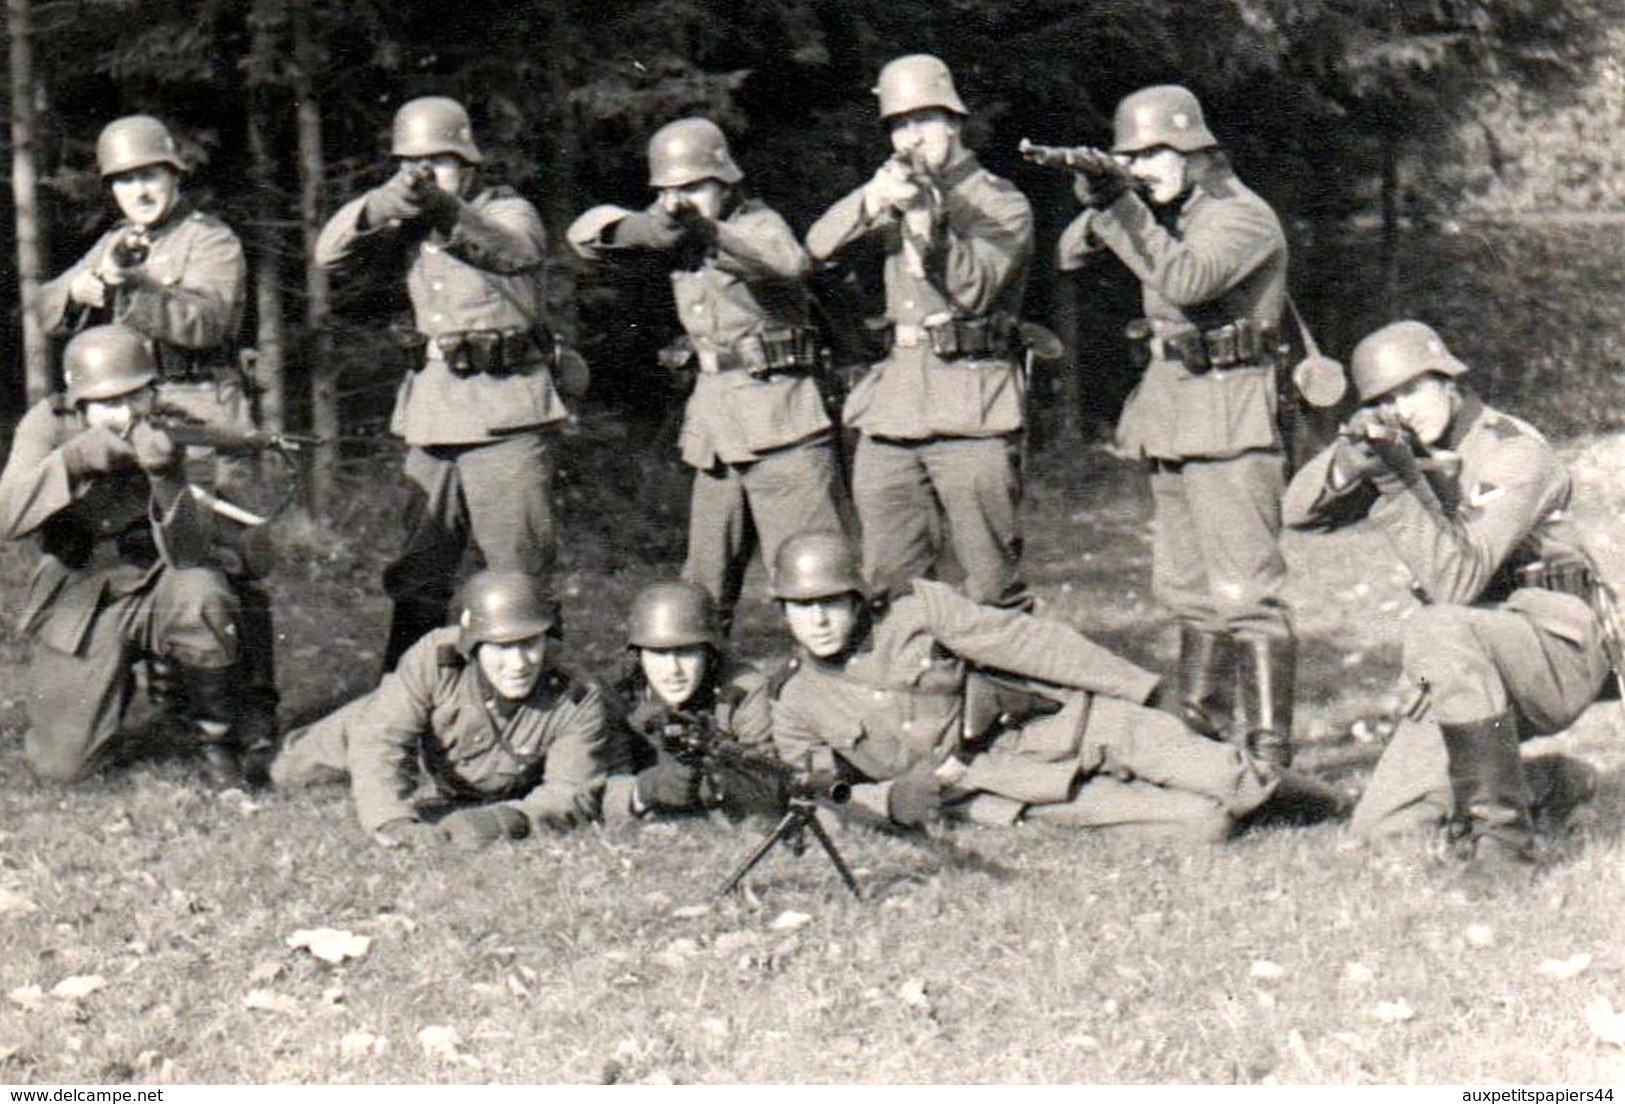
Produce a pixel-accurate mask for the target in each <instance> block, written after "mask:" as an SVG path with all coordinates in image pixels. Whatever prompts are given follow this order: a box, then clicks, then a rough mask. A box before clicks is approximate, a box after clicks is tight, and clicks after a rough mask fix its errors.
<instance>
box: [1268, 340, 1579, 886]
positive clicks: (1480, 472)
mask: <svg viewBox="0 0 1625 1104" xmlns="http://www.w3.org/2000/svg"><path fill="white" fill-rule="evenodd" d="M1351 374H1352V376H1353V382H1354V386H1355V388H1356V390H1357V392H1358V394H1359V397H1360V401H1361V404H1362V405H1361V407H1360V409H1359V411H1357V412H1356V414H1355V415H1354V416H1353V418H1352V419H1351V420H1350V422H1349V424H1348V426H1347V428H1346V430H1345V432H1344V434H1343V435H1341V436H1340V437H1339V439H1338V440H1337V441H1336V442H1335V443H1334V444H1333V445H1332V446H1331V447H1329V448H1327V449H1326V450H1325V451H1323V452H1322V453H1321V454H1320V455H1319V456H1317V457H1315V459H1314V460H1312V461H1311V462H1310V463H1308V464H1307V465H1305V466H1304V468H1303V469H1302V470H1301V471H1299V472H1298V474H1297V475H1296V476H1295V477H1294V479H1293V481H1292V485H1291V486H1290V488H1288V491H1287V497H1286V502H1285V514H1286V521H1287V524H1289V525H1291V526H1294V527H1296V528H1303V529H1311V530H1330V529H1334V528H1337V527H1340V526H1343V525H1348V524H1352V523H1354V522H1357V521H1361V520H1365V519H1369V520H1370V521H1371V523H1372V524H1373V525H1374V526H1376V527H1377V528H1378V529H1379V530H1380V531H1381V532H1382V534H1383V535H1384V536H1385V537H1386V538H1387V541H1388V543H1389V545H1390V546H1391V547H1392V549H1393V551H1394V553H1395V554H1396V555H1397V556H1398V558H1399V559H1400V561H1401V562H1402V563H1403V564H1404V565H1405V567H1406V568H1408V569H1409V571H1410V574H1411V578H1412V580H1413V591H1414V593H1415V594H1416V596H1417V597H1418V598H1419V599H1420V600H1421V602H1422V608H1421V609H1420V610H1418V611H1416V613H1415V614H1414V615H1413V616H1412V617H1410V618H1409V619H1408V620H1407V622H1406V625H1405V629H1404V641H1403V644H1404V651H1403V658H1402V662H1403V665H1404V669H1405V672H1406V675H1407V676H1408V677H1409V678H1410V679H1412V680H1413V681H1414V682H1415V683H1416V685H1417V686H1418V687H1419V688H1421V690H1422V691H1423V694H1422V696H1421V697H1420V699H1419V700H1418V703H1417V706H1416V707H1415V708H1414V709H1412V710H1411V711H1410V713H1409V715H1407V716H1406V717H1404V718H1402V720H1401V722H1400V724H1399V726H1398V728H1397V729H1396V731H1395V733H1394V737H1393V740H1392V742H1391V743H1390V744H1389V745H1388V747H1387V748H1386V749H1385V750H1384V752H1383V756H1382V759H1381V761H1380V762H1379V763H1378V764H1377V769H1376V773H1375V775H1374V776H1373V777H1372V779H1371V782H1370V784H1369V785H1368V786H1367V787H1366V791H1365V794H1364V796H1363V797H1362V798H1361V801H1360V804H1359V806H1358V807H1357V808H1356V809H1355V811H1354V818H1353V822H1352V827H1353V829H1354V830H1355V831H1356V832H1358V833H1361V834H1363V835H1373V836H1374V835H1381V834H1385V833H1388V832H1394V831H1400V830H1405V829H1411V828H1437V827H1438V826H1440V825H1448V827H1449V838H1450V839H1451V840H1452V841H1453V842H1454V844H1455V850H1456V851H1457V853H1458V854H1459V855H1460V856H1461V857H1462V858H1463V859H1465V860H1467V861H1468V863H1469V868H1470V869H1478V870H1496V869H1505V868H1508V867H1513V868H1517V867H1521V866H1523V865H1525V864H1527V863H1529V862H1530V861H1531V860H1533V859H1534V858H1536V855H1537V852H1536V847H1535V832H1534V829H1535V821H1536V814H1537V813H1541V812H1544V813H1547V814H1551V815H1552V816H1553V817H1554V818H1556V817H1559V816H1561V814H1562V813H1563V812H1564V811H1566V810H1569V809H1572V807H1573V806H1574V804H1575V803H1576V802H1577V801H1579V800H1583V799H1584V798H1585V797H1586V796H1588V795H1589V793H1590V792H1591V791H1592V790H1594V788H1595V779H1594V773H1593V772H1592V771H1591V770H1590V769H1589V768H1588V767H1587V766H1586V765H1585V764H1583V763H1581V762H1580V761H1578V760H1572V759H1555V758H1542V759H1536V760H1531V761H1530V763H1528V764H1525V763H1523V762H1522V761H1521V760H1520V757H1519V751H1518V743H1519V741H1520V740H1523V739H1527V738H1528V737H1530V736H1536V735H1541V734H1545V733H1551V732H1556V731H1558V730H1560V729H1562V728H1565V727H1566V726H1568V725H1569V724H1571V723H1573V721H1574V720H1575V718H1577V717H1578V716H1579V715H1580V713H1581V712H1582V711H1583V710H1584V709H1585V708H1586V707H1587V706H1589V705H1590V704H1591V703H1592V702H1593V701H1594V700H1595V699H1596V697H1597V695H1598V692H1599V690H1600V688H1601V687H1602V685H1603V683H1604V680H1605V679H1606V677H1607V675H1608V670H1609V658H1608V656H1607V654H1606V651H1605V648H1604V635H1603V634H1604V631H1605V627H1604V623H1603V621H1602V619H1601V617H1600V616H1599V605H1598V598H1599V596H1598V594H1597V592H1596V588H1597V587H1598V586H1599V585H1600V580H1599V579H1598V577H1597V575H1596V572H1595V568H1594V567H1593V565H1592V564H1591V562H1590V559H1589V557H1588V556H1587V554H1586V553H1585V551H1584V549H1583V547H1582V545H1581V544H1580V543H1579V541H1578V539H1577V537H1576V534H1575V533H1574V532H1573V530H1572V529H1571V527H1570V526H1569V524H1568V523H1567V521H1566V519H1565V512H1566V510H1567V508H1568V506H1569V499H1570V492H1571V486H1572V485H1571V480H1570V477H1569V473H1568V471H1567V469H1566V468H1565V467H1564V466H1563V463H1562V462H1561V461H1560V460H1559V459H1558V457H1557V454H1556V453H1555V452H1554V451H1553V449H1552V447H1551V446H1550V445H1549V444H1547V442H1546V441H1545V439H1544V438H1542V437H1541V435H1540V434H1539V433H1538V432H1536V430H1535V429H1534V428H1533V427H1531V426H1530V425H1528V424H1527V423H1525V422H1523V421H1520V420H1519V419H1517V418H1514V417H1512V416H1511V415H1509V414H1505V413H1503V412H1501V411H1498V410H1495V409H1494V408H1492V407H1490V406H1487V405H1486V404H1485V403H1484V401H1483V400H1482V399H1480V398H1479V397H1478V396H1477V395H1476V394H1475V393H1474V392H1473V391H1472V389H1471V388H1470V387H1469V386H1468V385H1467V383H1466V382H1465V380H1464V378H1463V377H1465V376H1466V374H1467V366H1466V365H1465V364H1463V363H1462V362H1461V361H1460V360H1459V359H1457V358H1456V357H1455V356H1454V355H1453V354H1452V353H1451V352H1450V350H1449V349H1448V348H1447V347H1446V345H1445V343H1444V341H1443V339H1442V338H1440V336H1439V335H1438V333H1436V332H1435V331H1434V330H1433V329H1432V328H1431V327H1430V326H1428V325H1426V324H1424V323H1422V322H1417V321H1404V322H1395V323H1392V324H1391V325H1387V326H1384V327H1382V328H1381V329H1379V330H1377V331H1375V332H1374V333H1371V334H1369V335H1367V336H1366V337H1365V339H1364V340H1362V341H1361V342H1360V343H1359V344H1358V345H1357V346H1356V347H1355V349H1354V357H1353V363H1352V373H1351ZM1602 608H1606V607H1602ZM1526 766H1527V767H1529V768H1530V769H1528V770H1526Z"/></svg>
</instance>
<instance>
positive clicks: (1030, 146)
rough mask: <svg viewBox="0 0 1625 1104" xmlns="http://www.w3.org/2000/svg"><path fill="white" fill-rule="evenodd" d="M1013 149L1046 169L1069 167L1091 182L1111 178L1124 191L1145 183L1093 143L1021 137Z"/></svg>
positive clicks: (1135, 189) (1134, 189)
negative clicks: (1059, 143)
mask: <svg viewBox="0 0 1625 1104" xmlns="http://www.w3.org/2000/svg"><path fill="white" fill-rule="evenodd" d="M1016 151H1017V152H1018V153H1020V154H1021V156H1022V157H1024V158H1026V159H1027V160H1028V161H1031V162H1032V163H1033V164H1035V165H1042V166H1044V167H1045V168H1049V169H1068V170H1070V171H1072V172H1075V173H1078V174H1080V175H1082V176H1086V177H1088V178H1089V179H1090V180H1091V181H1102V180H1104V181H1110V182H1112V184H1113V185H1115V186H1116V187H1118V188H1121V189H1123V190H1126V191H1137V192H1141V193H1143V192H1144V188H1145V185H1144V182H1143V181H1140V180H1136V179H1135V177H1134V174H1133V173H1131V172H1129V171H1128V166H1127V165H1124V164H1123V163H1122V162H1121V161H1119V160H1118V159H1117V158H1116V157H1113V156H1112V155H1111V154H1109V153H1107V152H1106V151H1105V150H1102V149H1096V148H1095V147H1093V146H1041V145H1039V144H1038V143H1036V142H1033V141H1031V140H1030V139H1027V138H1023V139H1022V140H1021V142H1020V144H1019V145H1017V146H1016Z"/></svg>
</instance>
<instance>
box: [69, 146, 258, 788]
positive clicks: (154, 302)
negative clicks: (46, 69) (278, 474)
mask: <svg viewBox="0 0 1625 1104" xmlns="http://www.w3.org/2000/svg"><path fill="white" fill-rule="evenodd" d="M96 166H97V169H98V170H99V172H100V173H101V178H102V181H103V182H104V183H105V184H106V186H107V189H108V191H109V193H110V194H111V195H112V198H113V202H114V203H115V204H116V205H117V206H118V209H119V212H120V214H121V215H122V216H123V217H122V218H121V219H120V221H119V223H118V224H117V225H116V226H114V227H113V228H112V229H111V230H109V231H108V232H107V233H105V234H103V235H102V237H101V238H100V239H99V240H97V242H96V243H95V244H94V245H92V246H91V247H90V250H89V252H87V253H86V254H85V255H84V256H83V257H81V258H79V260H78V261H77V262H76V263H75V264H74V265H73V266H72V267H70V268H69V269H68V270H67V271H65V272H63V273H62V274H61V275H60V276H58V277H57V278H56V279H54V280H51V281H50V282H49V283H47V284H46V285H45V286H44V287H43V288H42V289H41V292H40V312H41V316H42V317H43V318H44V320H45V324H46V325H47V326H48V327H49V328H50V329H51V331H52V332H53V333H56V334H72V333H77V332H80V331H82V330H84V329H85V328H86V327H87V326H95V325H105V324H108V323H117V324H118V325H121V326H126V327H128V328H129V329H131V330H133V331H135V332H136V333H138V334H139V335H140V336H141V337H142V339H143V340H144V341H145V342H146V344H147V348H148V349H149V350H150V352H151V355H152V359H153V363H154V366H155V370H156V372H157V377H156V380H155V386H156V388H157V402H158V403H159V404H161V406H163V407H164V408H167V409H169V410H172V411H180V412H182V413H184V414H185V415H187V416H189V417H191V418H195V419H197V420H198V421H199V422H200V423H201V424H202V425H204V426H206V427H212V428H215V429H219V430H221V431H225V432H232V433H245V432H252V431H253V429H254V421H253V413H252V409H251V401H250V400H251V397H252V396H251V395H250V394H249V387H250V382H251V381H249V380H247V379H246V378H245V377H244V375H243V372H242V369H241V367H240V365H239V364H238V363H237V360H236V348H235V343H236V341H237V338H238V331H239V329H240V326H241V323H242V314H243V301H244V296H245V288H246V284H247V279H248V269H247V263H246V261H245V260H244V258H243V246H242V243H241V242H240V241H238V240H237V235H236V234H234V233H232V231H231V228H230V227H228V226H226V225H225V224H224V223H223V222H221V221H220V220H219V219H216V218H214V217H212V216H210V215H206V214H204V213H203V212H201V211H198V210H196V209H195V208H193V206H192V205H191V203H190V202H189V201H188V200H187V199H186V197H185V195H184V192H183V188H182V177H183V174H185V172H186V163H185V161H184V160H182V158H181V156H180V151H179V149H178V147H177V145H176V143H175V139H174V136H173V135H171V134H170V132H169V129H168V128H167V127H165V126H164V124H163V123H162V122H160V121H159V120H157V119H154V118H152V117H151V116H150V115H129V116H125V117H124V118H122V119H115V120H113V121H112V122H111V123H108V124H107V126H106V127H104V128H103V129H102V132H101V135H100V136H99V137H98V138H97V140H96ZM205 456H206V454H205ZM188 467H189V468H190V469H192V470H191V473H190V474H191V476H192V478H193V479H194V481H196V482H199V483H203V484H206V485H207V484H215V483H218V484H220V485H221V489H222V490H225V491H226V492H228V493H229V492H230V491H232V490H233V489H234V485H235V484H237V483H239V482H242V481H244V480H246V479H247V477H248V474H249V473H248V469H247V468H246V467H245V466H244V465H243V462H242V461H241V460H237V459H231V458H227V457H217V458H215V459H214V460H213V461H208V460H207V459H204V460H202V461H200V462H199V463H194V464H190V465H188ZM229 575H230V578H231V583H232V587H233V589H234V590H236V592H237V596H238V603H239V608H240V613H241V618H242V641H241V644H242V649H243V654H244V669H243V672H242V674H243V685H242V686H241V687H240V688H239V694H240V697H241V700H242V703H243V706H244V714H243V717H242V718H241V722H242V723H241V729H240V735H241V737H242V739H243V741H244V746H245V747H246V748H247V756H246V761H245V764H244V765H245V768H246V771H247V773H248V775H249V776H250V778H251V779H252V780H254V781H260V780H263V775H264V770H265V767H266V765H267V764H268V763H269V762H270V759H271V756H272V755H273V754H274V753H275V750H276V709H277V702H278V694H277V689H276V663H275V655H274V651H275V649H274V644H273V641H274V639H275V632H274V629H273V625H272V621H271V602H270V597H269V595H268V594H267V593H266V590H265V587H264V586H263V585H262V584H261V582H260V581H259V579H258V577H257V575H256V574H255V573H254V572H253V571H252V570H250V569H249V568H248V566H247V565H246V564H242V563H237V564H233V565H232V566H231V568H230V570H229ZM148 688H149V693H150V694H151V695H152V696H153V698H154V700H155V703H156V704H158V705H160V707H164V706H165V704H166V703H167V702H169V701H172V700H174V699H177V698H178V697H179V696H180V693H181V688H180V687H179V685H178V683H177V682H176V679H175V677H174V673H173V672H171V671H170V670H169V669H168V668H167V667H166V666H165V665H164V661H163V659H162V657H155V658H154V659H153V661H152V663H151V664H150V666H149V667H148Z"/></svg>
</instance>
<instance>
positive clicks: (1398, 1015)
mask: <svg viewBox="0 0 1625 1104" xmlns="http://www.w3.org/2000/svg"><path fill="white" fill-rule="evenodd" d="M1371 1014H1372V1015H1373V1016H1375V1017H1376V1018H1377V1022H1379V1023H1385V1024H1397V1023H1404V1022H1405V1021H1406V1020H1413V1019H1415V1018H1416V1009H1414V1008H1412V1007H1411V1004H1410V1001H1408V1000H1406V999H1405V998H1404V997H1400V998H1399V999H1398V1000H1396V1001H1378V1002H1377V1006H1376V1007H1375V1008H1373V1009H1372V1010H1371Z"/></svg>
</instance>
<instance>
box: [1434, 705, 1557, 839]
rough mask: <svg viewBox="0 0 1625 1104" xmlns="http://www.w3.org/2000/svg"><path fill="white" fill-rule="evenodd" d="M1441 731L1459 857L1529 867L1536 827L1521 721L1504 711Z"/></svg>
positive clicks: (1452, 835)
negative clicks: (1520, 753) (1525, 769)
mask: <svg viewBox="0 0 1625 1104" xmlns="http://www.w3.org/2000/svg"><path fill="white" fill-rule="evenodd" d="M1439 730H1440V731H1441V732H1442V733H1443V734H1444V747H1445V753H1446V754H1447V755H1448V756H1449V757H1450V796H1451V804H1452V805H1453V809H1452V811H1451V822H1450V839H1451V841H1452V843H1453V844H1454V849H1455V852H1456V854H1457V856H1458V857H1460V858H1462V859H1464V860H1466V861H1467V862H1468V863H1470V864H1472V865H1474V866H1486V865H1487V866H1489V867H1499V868H1523V869H1527V868H1528V867H1529V866H1531V865H1532V864H1533V863H1534V861H1535V828H1534V822H1533V820H1532V819H1531V818H1530V815H1529V790H1528V787H1527V786H1526V785H1525V783H1524V776H1523V764H1522V762H1521V760H1520V759H1519V756H1518V723H1517V721H1516V720H1514V719H1513V716H1512V714H1511V713H1502V714H1499V715H1498V716H1494V717H1490V718H1488V719H1486V720H1482V721H1476V722H1473V723H1471V724H1442V725H1440V726H1439Z"/></svg>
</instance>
